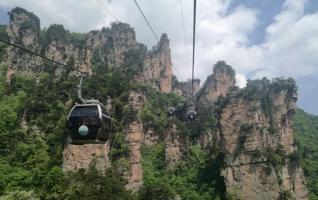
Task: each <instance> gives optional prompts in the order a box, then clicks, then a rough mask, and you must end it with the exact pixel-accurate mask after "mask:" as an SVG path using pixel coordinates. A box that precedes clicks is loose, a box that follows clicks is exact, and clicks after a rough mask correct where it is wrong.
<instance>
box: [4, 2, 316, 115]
mask: <svg viewBox="0 0 318 200" xmlns="http://www.w3.org/2000/svg"><path fill="white" fill-rule="evenodd" d="M100 1H101V2H102V3H103V4H104V5H105V6H106V7H107V8H108V9H109V10H110V11H111V12H112V13H113V14H114V15H115V17H116V18H117V19H118V20H120V21H123V22H127V23H129V24H130V25H131V26H132V27H134V28H135V31H136V33H137V40H138V41H140V42H142V43H145V44H146V45H147V46H148V48H151V47H152V46H153V45H154V44H155V43H156V39H155V38H154V36H153V35H152V33H151V32H150V31H149V29H148V27H147V26H146V24H145V22H144V21H143V19H142V16H141V15H140V13H139V11H138V10H137V8H136V7H135V5H134V2H133V0H100ZM138 1H139V4H140V6H141V8H142V9H143V11H144V13H145V15H146V16H147V17H148V19H149V21H150V23H151V24H152V26H153V28H154V30H155V32H156V33H157V35H160V34H161V33H163V32H165V33H167V34H168V36H169V38H170V45H171V52H172V61H173V64H174V67H175V68H176V69H177V70H178V72H179V74H180V75H181V79H182V80H186V79H188V78H190V77H191V49H192V47H191V45H192V9H193V7H192V6H193V0H182V3H183V8H184V16H185V29H186V33H185V35H186V38H185V37H184V33H183V29H182V18H181V9H180V1H181V0H138ZM15 6H20V7H23V8H25V9H27V10H29V11H32V12H34V13H35V14H36V15H37V16H38V17H39V18H40V20H41V27H42V28H43V27H47V26H49V25H50V24H53V23H57V24H63V25H64V27H65V28H66V29H69V30H71V31H74V32H87V31H89V30H93V29H100V28H101V27H103V26H109V24H110V22H111V21H114V20H115V19H114V17H113V16H112V15H111V14H110V13H109V12H108V11H106V10H105V9H103V8H102V7H101V5H100V4H99V3H98V0H0V23H7V22H8V17H7V15H6V13H7V12H8V11H9V10H10V9H12V8H13V7H15ZM196 40H197V46H196V49H197V53H196V55H197V56H196V68H195V76H196V77H198V78H200V79H202V80H205V78H206V76H207V75H209V74H211V72H212V67H213V64H214V63H215V62H216V61H218V60H224V61H226V62H227V63H228V64H230V65H231V66H233V68H234V69H235V71H236V73H237V81H238V84H239V85H240V86H244V84H245V82H246V79H254V78H260V77H263V76H267V77H269V78H271V77H277V76H291V77H293V78H295V79H296V80H297V83H298V85H299V101H298V105H299V107H301V108H304V109H305V110H306V111H307V112H309V113H314V114H318V104H317V103H316V102H318V90H317V88H318V66H317V63H318V1H317V0H284V1H283V0H197V37H196Z"/></svg>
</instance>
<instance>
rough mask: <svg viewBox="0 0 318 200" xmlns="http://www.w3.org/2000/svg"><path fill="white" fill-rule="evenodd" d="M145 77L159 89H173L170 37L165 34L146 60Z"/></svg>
mask: <svg viewBox="0 0 318 200" xmlns="http://www.w3.org/2000/svg"><path fill="white" fill-rule="evenodd" d="M143 77H144V78H146V82H147V81H150V82H151V85H154V86H155V87H156V88H157V89H158V90H159V91H161V92H163V93H169V92H171V91H172V77H173V74H172V63H171V55H170V48H169V39H168V36H167V35H166V34H163V35H162V36H161V38H160V41H159V43H158V45H157V46H155V47H153V48H152V49H151V51H150V52H149V53H148V56H147V57H146V60H145V68H144V73H143Z"/></svg>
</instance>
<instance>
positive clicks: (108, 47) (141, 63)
mask: <svg viewBox="0 0 318 200" xmlns="http://www.w3.org/2000/svg"><path fill="white" fill-rule="evenodd" d="M9 15H10V25H9V26H8V28H7V31H8V35H9V40H10V41H11V42H13V43H16V44H18V45H21V46H24V47H26V48H27V49H29V50H32V51H34V52H36V53H40V54H42V55H44V56H46V57H49V58H52V59H54V60H56V61H59V62H61V63H64V64H67V65H68V66H70V67H75V68H77V69H80V70H81V71H83V72H88V73H90V74H91V73H92V63H94V62H95V63H96V62H99V63H100V64H101V65H103V66H104V67H105V68H106V69H110V70H119V71H123V72H125V73H133V74H135V79H136V80H139V81H143V82H145V83H146V84H148V85H151V86H153V87H154V88H156V89H157V90H158V91H160V92H165V93H168V92H171V90H172V89H171V87H172V77H173V74H172V63H171V55H170V48H169V39H168V36H167V35H166V34H163V35H162V36H161V38H160V41H159V43H158V44H157V45H156V46H154V47H153V48H152V49H151V50H150V51H147V47H146V46H145V45H143V44H141V43H138V42H137V41H136V35H135V31H134V29H133V28H131V27H130V26H129V25H128V24H125V23H121V22H116V23H113V24H112V25H111V27H108V28H102V29H101V30H94V31H90V32H89V33H83V34H75V33H70V32H69V31H67V30H65V29H64V27H63V26H62V25H57V24H54V25H51V26H50V27H49V28H48V29H47V30H46V31H41V30H40V20H39V19H38V18H37V17H36V16H35V15H34V14H33V13H30V12H28V11H26V10H24V9H22V8H15V9H13V10H12V11H11V12H10V13H9ZM41 32H42V35H43V37H42V38H41V39H40V33H41ZM8 58H9V59H8V63H9V69H8V72H7V81H8V82H9V81H10V80H11V78H12V77H13V75H14V74H15V73H16V72H20V73H29V74H34V73H36V72H39V71H44V70H46V68H53V69H54V70H55V71H56V73H57V74H60V71H61V69H59V68H56V66H54V65H52V64H50V63H47V62H46V61H44V60H42V59H41V58H39V57H36V56H34V55H30V54H26V53H25V52H22V51H21V50H17V49H15V48H12V47H10V48H9V49H8ZM45 66H46V67H45Z"/></svg>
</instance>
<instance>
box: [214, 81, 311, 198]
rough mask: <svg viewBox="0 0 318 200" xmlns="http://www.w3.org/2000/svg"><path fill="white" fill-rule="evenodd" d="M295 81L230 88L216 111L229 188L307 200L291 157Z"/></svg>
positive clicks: (247, 194) (246, 193)
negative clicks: (232, 89)
mask: <svg viewBox="0 0 318 200" xmlns="http://www.w3.org/2000/svg"><path fill="white" fill-rule="evenodd" d="M295 88H296V86H295V84H294V82H293V80H291V79H287V80H285V79H276V80H274V81H273V82H272V83H270V82H269V81H268V80H267V79H263V80H262V81H250V82H249V84H248V85H247V87H246V88H245V89H243V90H241V91H238V92H235V93H231V94H230V95H229V96H228V97H227V100H226V102H224V104H223V105H222V106H223V108H222V110H221V113H220V116H219V117H220V121H219V126H220V138H221V139H220V142H221V144H222V148H223V149H224V152H225V154H226V159H225V162H226V167H225V169H224V171H223V176H224V180H225V184H226V186H227V190H228V192H229V193H231V192H235V193H238V194H239V196H241V197H242V198H243V199H260V200H261V199H268V200H269V199H278V198H279V197H281V196H282V195H289V196H291V197H293V198H295V199H308V191H307V189H306V186H305V178H304V175H303V172H302V169H301V167H300V166H299V165H298V163H297V162H296V161H295V159H294V158H293V155H294V154H295V153H296V147H295V144H294V138H293V120H292V116H293V113H294V111H295V101H296V96H295V95H296V94H295V92H296V89H295Z"/></svg>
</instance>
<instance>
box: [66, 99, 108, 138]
mask: <svg viewBox="0 0 318 200" xmlns="http://www.w3.org/2000/svg"><path fill="white" fill-rule="evenodd" d="M67 128H68V129H69V131H70V141H69V143H71V144H103V143H106V142H107V140H108V139H109V138H110V135H111V131H112V121H111V118H110V117H109V116H108V115H107V112H106V110H105V109H104V108H103V107H102V106H101V105H100V104H95V103H94V104H76V105H74V106H73V108H72V109H71V111H70V113H69V115H68V117H67Z"/></svg>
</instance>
